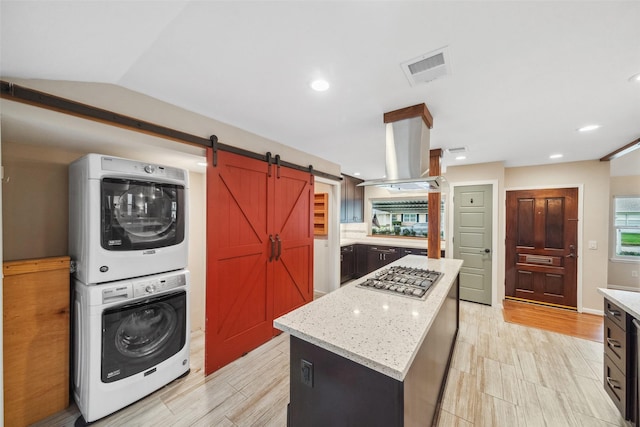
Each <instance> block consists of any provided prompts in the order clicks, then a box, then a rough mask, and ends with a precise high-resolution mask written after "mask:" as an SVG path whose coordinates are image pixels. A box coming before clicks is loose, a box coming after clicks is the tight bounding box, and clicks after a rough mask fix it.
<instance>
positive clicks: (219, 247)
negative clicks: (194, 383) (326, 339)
mask: <svg viewBox="0 0 640 427" xmlns="http://www.w3.org/2000/svg"><path fill="white" fill-rule="evenodd" d="M272 194H273V181H272V180H271V179H270V177H269V175H268V169H267V164H266V163H264V162H260V161H257V160H253V159H249V158H246V157H242V156H239V155H236V154H232V153H227V152H218V165H217V166H216V167H215V168H214V167H212V166H210V167H209V169H208V171H207V291H206V309H205V310H206V331H205V374H207V375H208V374H210V373H211V372H213V371H215V370H217V369H219V368H220V367H222V366H224V365H226V364H227V363H229V362H231V361H233V360H235V359H237V358H238V357H240V356H242V355H243V354H244V353H246V352H247V351H248V350H251V349H253V348H255V347H257V346H259V345H261V344H262V343H264V342H266V341H267V340H269V339H270V338H271V337H272V336H273V332H272V331H273V329H272V320H273V307H272V304H271V301H272V299H273V293H272V292H273V291H272V288H271V286H269V283H270V282H271V280H272V278H271V275H272V274H273V273H272V270H271V269H270V268H269V264H270V263H269V254H270V252H269V251H270V249H271V244H270V241H269V236H268V231H269V226H270V221H272V218H271V216H270V211H269V200H270V197H271V196H272Z"/></svg>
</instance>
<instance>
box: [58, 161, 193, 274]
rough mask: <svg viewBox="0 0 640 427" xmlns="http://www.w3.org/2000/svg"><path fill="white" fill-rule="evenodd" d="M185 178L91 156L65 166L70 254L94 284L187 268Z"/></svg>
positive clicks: (172, 171) (178, 173)
mask: <svg viewBox="0 0 640 427" xmlns="http://www.w3.org/2000/svg"><path fill="white" fill-rule="evenodd" d="M188 187H189V175H188V173H187V171H186V170H183V169H178V168H174V167H170V166H162V165H156V164H152V163H145V162H139V161H134V160H127V159H121V158H118V157H111V156H104V155H100V154H89V155H87V156H84V157H82V158H80V159H78V160H76V161H75V162H73V163H72V164H71V165H70V166H69V252H70V255H71V257H72V260H74V261H75V262H76V272H75V277H76V278H77V279H78V280H80V281H81V282H83V283H85V284H92V285H93V284H97V283H104V282H110V281H114V280H121V279H127V278H131V277H138V276H145V275H149V274H155V273H161V272H165V271H171V270H179V269H182V268H186V267H187V257H188V211H187V203H188V200H187V197H188Z"/></svg>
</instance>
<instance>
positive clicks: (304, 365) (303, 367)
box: [300, 359, 313, 387]
mask: <svg viewBox="0 0 640 427" xmlns="http://www.w3.org/2000/svg"><path fill="white" fill-rule="evenodd" d="M300 379H301V381H302V384H304V385H306V386H309V387H313V363H311V362H309V361H307V360H304V359H301V361H300Z"/></svg>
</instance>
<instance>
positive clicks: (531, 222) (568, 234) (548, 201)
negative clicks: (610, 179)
mask: <svg viewBox="0 0 640 427" xmlns="http://www.w3.org/2000/svg"><path fill="white" fill-rule="evenodd" d="M506 223H507V226H506V260H505V265H506V273H505V286H506V290H505V295H506V297H507V298H513V299H524V300H531V301H537V302H543V303H547V304H553V305H559V306H565V307H573V308H575V307H576V295H577V264H578V258H577V257H578V242H577V231H578V189H577V188H556V189H544V190H520V191H507V212H506Z"/></svg>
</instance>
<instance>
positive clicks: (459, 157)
mask: <svg viewBox="0 0 640 427" xmlns="http://www.w3.org/2000/svg"><path fill="white" fill-rule="evenodd" d="M466 158H467V156H456V160H464V159H466Z"/></svg>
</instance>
